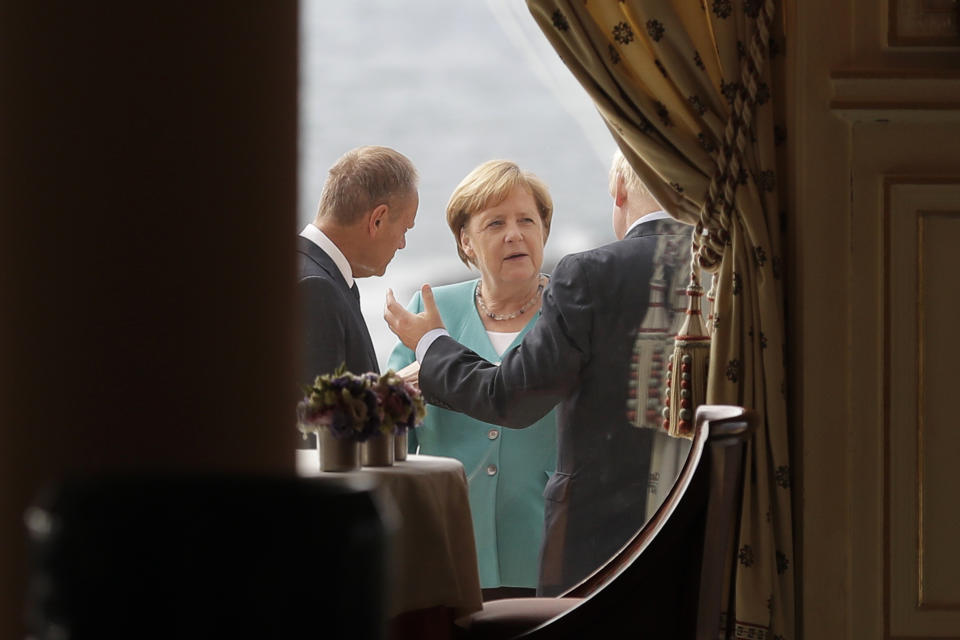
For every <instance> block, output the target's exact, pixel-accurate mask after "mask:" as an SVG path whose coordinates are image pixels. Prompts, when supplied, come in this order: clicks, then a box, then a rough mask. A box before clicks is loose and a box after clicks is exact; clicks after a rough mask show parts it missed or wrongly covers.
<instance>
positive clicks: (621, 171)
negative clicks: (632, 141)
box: [610, 148, 650, 195]
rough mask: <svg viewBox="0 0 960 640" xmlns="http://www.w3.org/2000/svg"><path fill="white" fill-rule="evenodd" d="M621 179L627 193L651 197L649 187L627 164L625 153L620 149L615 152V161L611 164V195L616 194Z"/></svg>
mask: <svg viewBox="0 0 960 640" xmlns="http://www.w3.org/2000/svg"><path fill="white" fill-rule="evenodd" d="M621 178H622V179H623V186H624V187H626V189H627V193H634V194H638V195H650V190H649V189H647V185H645V184H644V183H643V180H641V179H640V176H638V175H637V172H636V171H634V170H633V167H632V166H630V163H629V162H627V159H626V157H624V155H623V152H622V151H620V149H619V148H618V149H617V150H616V151H614V152H613V161H612V162H611V163H610V193H615V192H616V188H617V182H618V180H620V179H621Z"/></svg>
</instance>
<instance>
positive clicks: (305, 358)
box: [297, 236, 380, 448]
mask: <svg viewBox="0 0 960 640" xmlns="http://www.w3.org/2000/svg"><path fill="white" fill-rule="evenodd" d="M297 272H298V273H297V281H298V289H299V293H300V304H301V311H302V313H303V321H302V329H303V349H302V352H301V361H302V364H303V369H302V370H301V372H300V380H299V382H300V383H301V384H309V383H311V382H313V380H314V378H316V376H317V375H319V374H323V373H330V372H332V371H333V370H334V369H336V368H337V367H339V366H340V364H341V363H344V362H345V363H346V364H347V370H349V371H352V372H353V373H364V372H367V371H376V372H378V373H379V371H380V368H379V367H378V366H377V355H376V352H375V351H374V349H373V341H371V340H370V333H369V332H368V331H367V324H366V322H364V319H363V314H362V313H361V312H360V299H359V298H358V297H356V296H355V295H354V293H353V292H352V291H351V290H350V288H349V287H347V283H346V282H345V281H344V279H343V274H342V273H340V269H338V268H337V265H336V263H334V261H333V258H331V257H330V256H328V255H327V254H326V252H324V251H323V250H322V249H321V248H320V247H318V246H317V245H315V244H314V243H313V242H311V241H310V240H308V239H306V238H304V237H303V236H297ZM314 443H315V440H314V437H313V436H310V438H309V439H308V440H303V441H301V445H300V446H301V447H302V448H313V447H315V446H316V445H315V444H314Z"/></svg>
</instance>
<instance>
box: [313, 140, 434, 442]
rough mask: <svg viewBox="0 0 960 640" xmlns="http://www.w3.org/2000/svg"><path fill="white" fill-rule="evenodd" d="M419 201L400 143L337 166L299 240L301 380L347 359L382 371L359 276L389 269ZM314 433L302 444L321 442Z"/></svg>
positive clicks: (350, 365) (351, 365) (355, 154)
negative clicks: (362, 304) (362, 306)
mask: <svg viewBox="0 0 960 640" xmlns="http://www.w3.org/2000/svg"><path fill="white" fill-rule="evenodd" d="M419 202H420V200H419V195H418V193H417V171H416V169H415V168H414V166H413V163H411V162H410V160H409V159H408V158H407V157H406V156H404V155H403V154H401V153H398V152H396V151H394V150H393V149H389V148H387V147H359V148H357V149H353V150H351V151H348V152H347V153H345V154H344V155H343V156H342V157H341V158H340V159H339V160H337V162H336V164H334V165H333V167H331V168H330V172H329V175H328V176H327V181H326V183H325V184H324V187H323V193H322V195H321V196H320V205H319V207H318V210H317V215H316V218H315V219H314V221H313V223H310V224H307V226H306V227H304V229H303V231H301V232H300V236H299V237H298V238H297V270H298V288H299V294H300V301H301V310H302V314H303V316H302V329H303V343H302V344H303V350H302V353H301V362H302V365H303V369H302V370H301V374H300V382H301V383H303V384H309V383H311V382H313V380H314V378H315V377H316V376H317V375H320V374H324V373H330V372H332V371H333V370H335V369H336V368H337V367H339V366H340V365H341V364H344V363H345V364H346V366H347V369H348V370H349V371H352V372H354V373H364V372H366V371H377V372H379V370H380V368H379V366H378V364H377V357H376V353H375V352H374V349H373V342H372V341H371V340H370V334H369V332H368V331H367V325H366V322H364V319H363V314H362V313H361V312H360V294H359V292H358V290H357V284H356V282H355V281H354V280H355V279H356V278H366V277H368V276H374V275H376V276H382V275H383V274H384V272H385V271H386V268H387V264H389V262H390V261H391V260H392V259H393V256H394V254H395V253H396V252H397V250H398V249H402V248H403V247H404V245H405V244H406V242H405V236H406V232H407V230H408V229H411V228H413V224H414V218H415V217H416V215H417V207H418V206H419ZM314 437H315V436H312V435H311V436H310V438H309V439H307V440H303V441H302V442H301V445H300V446H301V447H303V448H313V447H315V446H316V445H315V440H314Z"/></svg>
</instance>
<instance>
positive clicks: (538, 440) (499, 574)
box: [387, 160, 557, 589]
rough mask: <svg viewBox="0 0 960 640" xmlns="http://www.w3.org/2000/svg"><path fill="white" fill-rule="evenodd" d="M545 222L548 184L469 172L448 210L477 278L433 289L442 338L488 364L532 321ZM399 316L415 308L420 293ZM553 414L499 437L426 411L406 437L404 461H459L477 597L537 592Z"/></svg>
mask: <svg viewBox="0 0 960 640" xmlns="http://www.w3.org/2000/svg"><path fill="white" fill-rule="evenodd" d="M552 215H553V203H552V200H551V198H550V194H549V192H548V190H547V188H546V185H544V184H543V182H541V181H540V180H539V179H538V178H537V177H536V176H534V175H533V174H531V173H528V172H525V171H522V170H521V169H520V168H519V167H518V166H517V165H516V164H514V163H512V162H507V161H502V160H492V161H489V162H486V163H484V164H482V165H480V166H479V167H477V168H476V169H474V170H473V171H471V172H470V174H468V175H467V177H466V178H464V179H463V181H462V182H461V183H460V184H459V185H458V186H457V188H456V189H455V190H454V192H453V194H452V195H451V197H450V201H449V203H448V204H447V223H448V225H449V226H450V229H451V231H452V232H453V235H454V238H455V239H456V240H457V252H458V254H459V255H460V259H461V260H463V261H464V263H466V264H467V265H468V266H472V267H476V268H477V269H478V270H479V271H480V278H479V279H476V280H470V281H467V282H461V283H458V284H452V285H447V286H442V287H436V288H434V289H433V292H434V296H435V298H436V301H437V307H438V308H439V310H440V314H441V316H442V317H443V322H444V325H445V326H446V327H447V330H448V331H449V332H450V335H451V336H453V338H455V339H456V340H457V341H459V342H461V343H463V344H464V345H466V346H468V347H470V348H471V349H473V350H474V351H476V352H477V353H478V354H479V355H481V356H483V357H484V358H486V359H488V360H490V361H491V362H499V360H500V356H501V354H503V353H504V352H505V351H506V350H507V349H512V348H513V347H515V346H516V345H518V344H519V343H520V341H521V340H522V339H523V336H524V335H525V334H526V333H527V331H529V330H530V328H531V327H532V326H533V324H534V323H535V322H536V321H537V317H538V316H539V313H540V301H541V298H542V294H543V288H544V287H545V286H546V284H547V282H548V277H547V276H546V275H544V274H542V273H540V267H541V265H542V262H543V246H544V243H545V242H546V240H547V235H548V233H549V230H550V219H551V216H552ZM407 308H408V309H410V310H411V311H414V312H420V311H422V310H423V304H422V301H421V298H420V293H419V292H417V293H416V294H415V295H414V296H413V299H412V300H411V302H410V304H409V305H408V307H407ZM414 361H415V356H414V353H413V352H412V351H411V350H410V349H408V348H406V347H405V346H403V345H402V344H398V345H397V346H396V348H395V349H394V350H393V353H392V355H391V356H390V359H389V362H388V364H387V366H388V367H389V368H391V369H393V370H395V371H398V370H400V369H402V368H403V367H405V366H407V365H409V364H411V363H412V362H414ZM554 413H555V410H554V411H551V412H550V413H548V414H547V415H546V416H544V417H543V418H542V419H540V420H539V421H538V422H536V423H534V424H533V425H531V426H529V427H527V428H525V429H506V428H502V427H499V426H496V425H492V424H488V423H485V422H480V421H478V420H474V419H473V418H469V417H467V416H465V415H463V414H459V413H454V412H451V411H447V410H445V409H441V408H439V407H436V406H433V405H428V407H427V416H426V418H425V420H424V424H423V425H422V426H421V427H419V428H418V429H416V430H415V431H412V432H410V451H411V452H412V453H416V452H419V453H421V454H427V455H437V456H448V457H451V458H457V459H458V460H460V461H461V462H462V463H463V466H464V470H465V471H466V474H467V481H468V483H469V487H470V508H471V513H472V515H473V528H474V538H475V540H476V544H477V559H478V563H479V573H480V584H481V586H482V587H483V588H484V589H494V588H499V587H521V588H528V589H533V588H535V587H536V584H537V568H538V567H537V562H538V553H539V549H540V543H541V541H542V539H543V505H544V502H543V500H544V499H543V489H544V486H545V485H546V482H547V479H548V478H549V477H550V474H552V473H553V470H554V468H555V466H556V452H557V444H556V437H557V436H556V418H555V415H554ZM418 447H419V451H418Z"/></svg>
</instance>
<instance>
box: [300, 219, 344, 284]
mask: <svg viewBox="0 0 960 640" xmlns="http://www.w3.org/2000/svg"><path fill="white" fill-rule="evenodd" d="M300 236H301V237H303V238H306V239H307V240H309V241H310V242H312V243H313V244H315V245H317V246H318V247H320V249H322V250H323V252H324V253H325V254H327V255H328V256H330V258H331V259H332V260H333V263H334V264H335V265H337V269H339V270H340V274H341V275H342V276H343V279H344V281H345V282H346V283H347V286H348V287H352V286H353V270H352V269H351V268H350V262H349V261H348V260H347V256H345V255H343V252H342V251H340V247H338V246H337V245H336V244H335V243H334V242H333V240H331V239H330V237H329V236H328V235H327V234H325V233H324V232H323V231H321V230H320V229H319V228H318V227H317V226H316V225H314V224H311V223H309V222H308V223H307V226H305V227H304V228H303V231H301V232H300Z"/></svg>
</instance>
